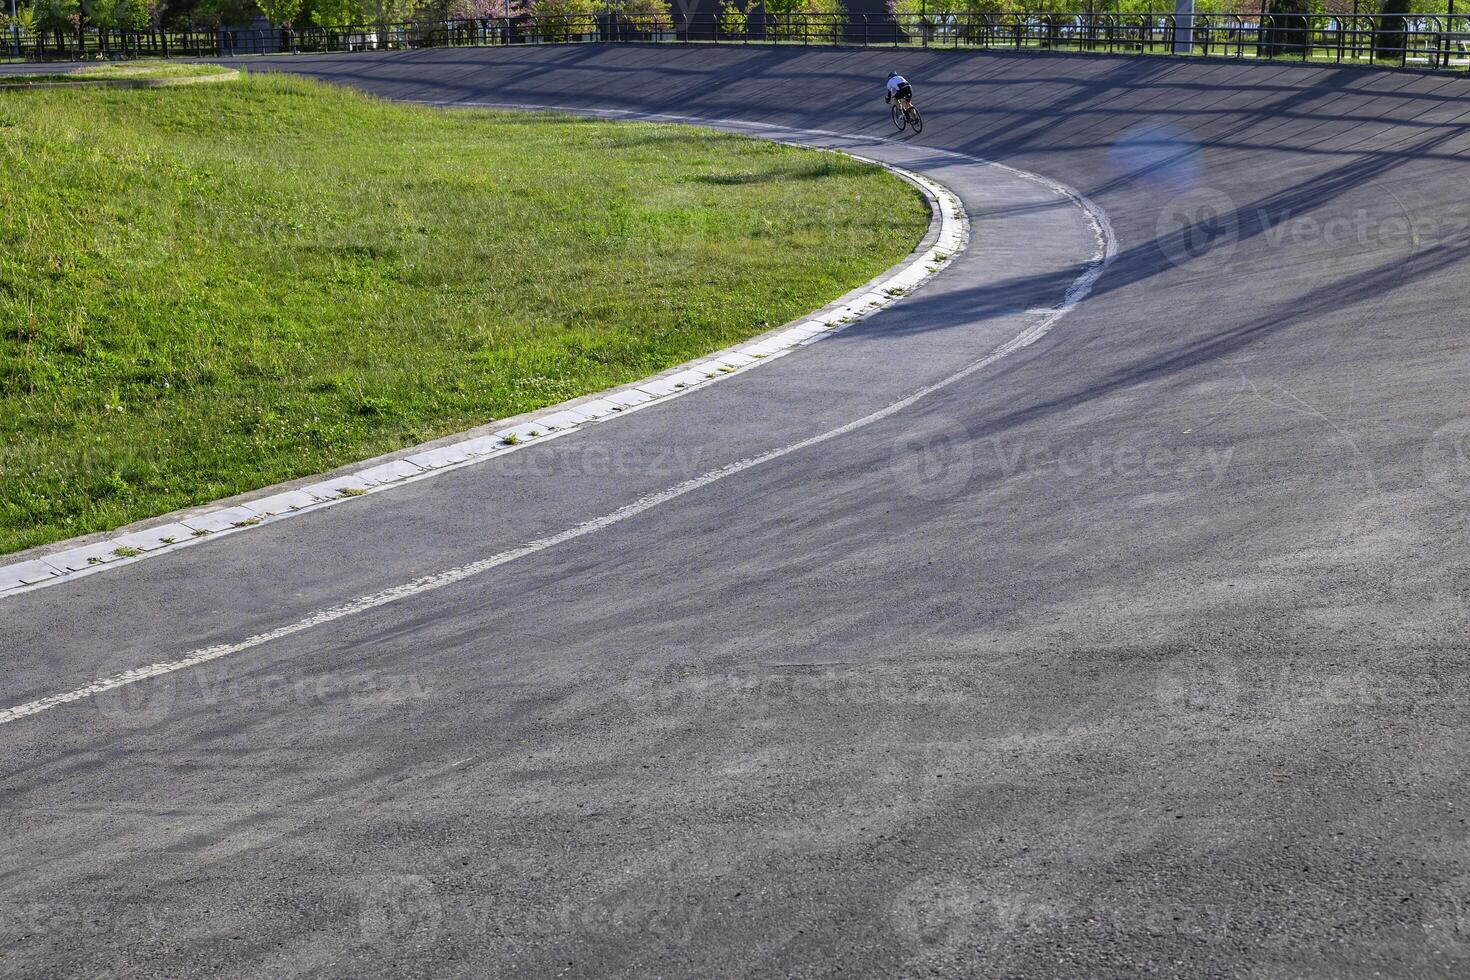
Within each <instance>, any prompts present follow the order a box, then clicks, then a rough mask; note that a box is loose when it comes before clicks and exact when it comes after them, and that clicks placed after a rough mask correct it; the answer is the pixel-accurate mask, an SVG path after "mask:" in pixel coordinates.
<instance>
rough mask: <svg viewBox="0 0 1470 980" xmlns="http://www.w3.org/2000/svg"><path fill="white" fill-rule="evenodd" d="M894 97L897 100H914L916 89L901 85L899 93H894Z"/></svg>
mask: <svg viewBox="0 0 1470 980" xmlns="http://www.w3.org/2000/svg"><path fill="white" fill-rule="evenodd" d="M893 97H894V98H895V99H912V98H913V97H914V88H913V86H912V85H900V86H899V87H898V91H897V92H894V93H893Z"/></svg>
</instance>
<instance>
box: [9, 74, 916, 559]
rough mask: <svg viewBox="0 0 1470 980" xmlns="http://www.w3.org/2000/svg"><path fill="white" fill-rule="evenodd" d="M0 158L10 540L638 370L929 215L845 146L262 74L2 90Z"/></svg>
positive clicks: (292, 471) (289, 471)
mask: <svg viewBox="0 0 1470 980" xmlns="http://www.w3.org/2000/svg"><path fill="white" fill-rule="evenodd" d="M0 169H3V172H4V173H5V174H6V175H7V178H6V180H4V181H0V553H5V552H11V551H15V550H17V549H21V548H25V547H28V546H31V545H38V544H43V543H46V542H48V541H54V540H57V539H61V538H66V537H71V536H73V535H78V534H84V533H88V532H93V531H100V530H104V529H108V528H113V527H117V526H120V525H123V524H126V523H129V522H131V521H135V520H138V519H141V518H145V517H148V516H151V515H155V514H159V513H164V512H167V511H170V510H173V509H176V508H180V507H186V506H190V505H194V504H199V503H203V502H206V501H210V500H214V499H218V498H220V497H224V496H228V495H231V494H235V493H239V492H242V491H246V490H250V489H252V488H256V487H261V486H266V485H270V484H273V483H276V482H279V481H283V480H289V479H292V478H295V477H300V476H305V475H308V474H313V473H320V472H323V471H325V470H328V469H331V468H332V467H335V466H339V465H341V464H344V463H348V462H351V461H354V460H358V459H363V458H366V457H371V456H373V455H376V454H380V453H384V452H388V451H391V450H395V449H399V448H402V447H405V446H410V445H414V444H417V443H420V442H423V441H425V440H428V439H433V438H436V437H438V436H443V435H446V434H449V433H453V432H459V431H463V430H464V429H467V428H470V427H473V426H475V425H479V424H482V423H486V422H489V421H491V420H493V419H503V418H506V417H509V416H512V415H515V414H518V413H521V412H525V411H529V410H532V409H536V408H540V407H544V406H546V405H550V404H554V403H556V402H560V401H562V400H565V399H568V398H572V397H575V396H577V395H581V394H584V393H587V392H592V391H598V390H602V389H605V388H608V387H611V386H614V385H618V384H622V383H626V382H629V381H633V380H636V379H638V378H643V377H647V376H648V375H650V374H654V373H656V372H658V371H660V370H662V369H665V368H668V367H671V366H673V365H676V364H679V363H682V362H684V361H686V360H689V359H691V358H695V357H698V356H700V355H703V354H706V353H709V352H711V351H714V350H717V349H720V348H722V347H725V346H728V345H730V344H733V343H737V342H739V341H740V340H743V339H746V338H748V337H750V336H752V335H755V334H758V333H761V332H763V331H765V330H768V329H770V328H773V327H776V326H779V325H780V324H782V323H784V322H787V321H789V320H791V319H793V318H796V317H799V316H801V315H803V314H805V313H808V312H810V311H811V310H813V309H816V308H818V307H820V306H822V305H823V304H825V303H827V302H828V301H830V300H832V299H834V298H836V297H837V296H839V295H841V294H842V293H844V292H845V291H847V290H849V289H852V288H854V287H857V286H859V285H861V284H862V283H865V282H867V281H868V280H870V279H871V278H872V277H873V276H875V275H877V274H878V273H880V272H882V271H883V270H884V269H886V268H888V267H889V266H891V265H893V264H894V263H895V262H898V261H899V260H901V259H902V258H903V257H904V256H905V255H906V254H907V253H908V252H909V251H910V250H911V249H912V248H913V247H914V245H915V244H916V243H917V242H918V241H919V239H920V238H921V237H922V235H923V233H924V231H925V230H926V228H927V227H928V222H929V211H928V207H927V205H926V204H925V203H924V200H923V198H922V197H921V196H920V195H919V194H918V192H917V191H916V190H915V189H914V188H913V187H912V186H910V185H909V184H907V183H905V182H904V181H902V180H900V179H899V178H897V177H895V176H893V175H891V174H889V173H888V172H887V171H884V170H882V169H881V168H879V167H877V166H875V165H871V164H865V163H860V162H858V161H855V160H853V159H852V158H850V157H846V156H842V155H840V154H835V153H824V152H818V151H814V150H803V149H798V148H795V147H789V146H778V145H775V144H772V143H767V142H761V141H757V140H749V139H744V138H740V137H736V136H732V135H728V134H720V133H715V132H712V131H709V130H702V129H696V128H693V127H683V126H669V125H651V124H645V123H629V122H616V123H615V122H605V121H594V120H586V119H577V118H572V117H566V116H545V115H528V114H525V113H515V114H512V113H501V112H488V111H479V110H459V111H455V112H446V111H443V110H433V109H428V108H424V107H415V106H407V105H401V104H394V103H390V102H385V101H382V100H378V99H375V98H371V97H369V96H366V95H362V94H359V93H355V92H353V91H350V90H347V89H341V88H336V87H331V86H327V85H324V84H321V83H316V82H312V81H308V80H304V79H298V78H294V77H290V76H284V75H276V74H271V73H262V74H258V75H255V74H248V75H246V76H245V77H244V78H243V80H240V81H236V82H232V83H230V84H228V85H203V86H187V87H183V88H168V89H119V88H86V87H80V86H77V87H73V88H67V89H44V90H23V89H21V90H10V91H0Z"/></svg>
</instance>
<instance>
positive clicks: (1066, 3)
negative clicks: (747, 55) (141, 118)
mask: <svg viewBox="0 0 1470 980" xmlns="http://www.w3.org/2000/svg"><path fill="white" fill-rule="evenodd" d="M1449 2H1450V0H1198V2H1197V3H1196V9H1197V11H1198V12H1201V13H1204V12H1215V13H1238V14H1249V15H1255V14H1261V13H1268V14H1274V15H1278V16H1279V15H1305V16H1307V17H1309V18H1312V19H1313V23H1314V25H1315V26H1321V25H1320V24H1318V23H1316V22H1317V19H1319V18H1325V17H1327V16H1331V15H1340V14H1347V13H1362V14H1383V15H1387V16H1389V17H1390V18H1391V17H1394V16H1398V15H1404V14H1408V13H1409V11H1410V10H1412V11H1413V12H1414V13H1418V14H1444V13H1445V12H1446V11H1447V10H1448V5H1449ZM887 9H888V10H889V12H890V13H892V14H896V15H898V16H899V17H901V18H916V17H919V16H921V15H923V16H927V17H929V18H931V19H943V18H945V17H951V16H953V17H970V18H985V19H990V20H996V19H1005V18H1009V17H1014V16H1015V15H1017V14H1021V13H1029V14H1038V13H1046V14H1052V15H1080V14H1087V13H1094V14H1108V13H1113V14H1130V13H1132V14H1136V13H1146V12H1153V13H1159V14H1163V13H1172V12H1173V10H1174V3H1173V0H888V3H887ZM845 10H846V4H845V0H764V2H761V0H18V3H17V6H16V10H15V13H14V15H13V16H12V15H11V14H9V13H5V12H0V27H8V28H11V29H18V30H19V31H20V32H21V33H23V34H35V33H37V32H57V33H65V32H76V31H79V30H83V29H90V30H100V31H108V30H118V29H121V30H149V29H152V30H182V29H200V28H203V29H212V28H217V27H244V26H248V25H250V24H251V23H254V22H256V21H257V20H259V19H262V18H263V19H264V20H266V21H269V22H270V23H271V24H273V25H276V26H278V27H288V26H295V27H319V28H325V29H329V30H330V29H341V28H346V27H352V26H369V25H382V24H400V23H410V22H415V21H428V22H434V21H441V22H442V21H447V20H456V21H490V20H505V19H512V20H513V19H517V18H521V17H526V16H532V17H535V18H536V20H537V21H538V22H539V23H540V24H541V25H542V26H543V27H544V28H545V29H546V30H548V31H549V32H551V33H556V32H557V30H558V29H560V28H562V27H568V26H569V25H572V24H576V23H585V22H586V21H587V20H589V19H590V18H593V17H602V18H612V19H617V20H621V21H623V22H625V23H628V24H631V25H633V26H634V27H636V28H637V29H639V30H643V31H650V30H654V31H657V30H668V29H670V28H672V27H673V26H674V23H675V20H676V18H677V15H678V14H679V13H680V12H686V13H698V14H699V15H701V16H713V17H715V18H717V19H718V21H719V24H720V27H721V29H722V30H723V31H724V32H725V33H727V34H732V35H733V34H740V33H742V32H744V31H745V30H747V28H749V27H750V26H751V25H752V24H753V23H754V22H755V21H756V20H759V22H760V23H761V24H762V30H763V31H765V33H766V34H767V35H768V36H771V37H773V38H776V39H779V38H781V37H782V36H783V35H785V34H790V35H793V36H794V35H796V34H797V33H798V32H802V33H803V35H804V36H805V37H806V38H808V39H811V40H821V34H822V30H823V28H822V26H821V22H823V21H825V20H835V19H836V18H837V16H838V15H841V14H842V13H844V11H845ZM831 33H832V40H838V39H840V37H841V28H840V27H839V26H836V25H835V24H834V25H833V27H832V28H831Z"/></svg>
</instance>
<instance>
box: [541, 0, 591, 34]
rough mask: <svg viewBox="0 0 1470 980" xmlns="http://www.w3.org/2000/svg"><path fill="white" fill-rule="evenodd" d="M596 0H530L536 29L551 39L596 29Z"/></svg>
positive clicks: (586, 32)
mask: <svg viewBox="0 0 1470 980" xmlns="http://www.w3.org/2000/svg"><path fill="white" fill-rule="evenodd" d="M598 7H599V5H598V3H597V0H532V3H531V11H530V12H531V16H532V18H534V20H535V23H536V31H537V33H539V34H540V35H541V36H542V37H545V38H548V39H550V40H553V41H565V40H567V39H569V38H571V37H572V36H574V35H578V34H588V33H591V32H592V31H594V30H596V23H597V11H598Z"/></svg>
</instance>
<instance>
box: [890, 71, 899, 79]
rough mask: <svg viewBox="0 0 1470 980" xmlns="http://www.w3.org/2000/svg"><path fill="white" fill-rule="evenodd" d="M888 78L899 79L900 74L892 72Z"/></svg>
mask: <svg viewBox="0 0 1470 980" xmlns="http://www.w3.org/2000/svg"><path fill="white" fill-rule="evenodd" d="M888 77H889V78H897V77H898V72H896V71H891V72H889V73H888Z"/></svg>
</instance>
